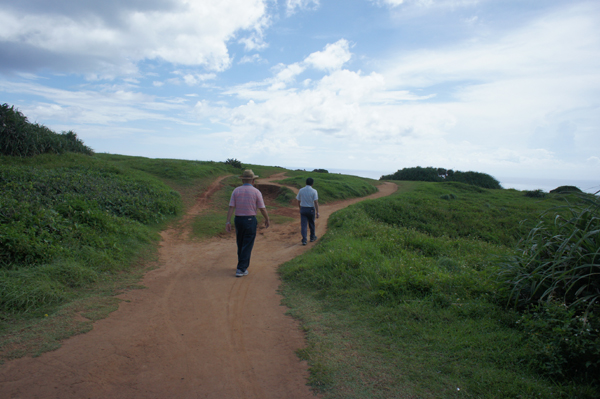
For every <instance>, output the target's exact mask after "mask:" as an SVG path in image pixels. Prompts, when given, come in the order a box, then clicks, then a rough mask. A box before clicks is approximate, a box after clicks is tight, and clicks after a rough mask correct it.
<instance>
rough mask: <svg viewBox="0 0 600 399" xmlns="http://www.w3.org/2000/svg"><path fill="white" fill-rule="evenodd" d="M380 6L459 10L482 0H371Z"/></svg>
mask: <svg viewBox="0 0 600 399" xmlns="http://www.w3.org/2000/svg"><path fill="white" fill-rule="evenodd" d="M370 1H371V2H372V3H375V4H377V5H379V6H387V7H391V8H396V7H400V6H402V5H404V6H413V7H419V8H458V7H468V6H473V5H475V4H478V3H480V2H481V0H370Z"/></svg>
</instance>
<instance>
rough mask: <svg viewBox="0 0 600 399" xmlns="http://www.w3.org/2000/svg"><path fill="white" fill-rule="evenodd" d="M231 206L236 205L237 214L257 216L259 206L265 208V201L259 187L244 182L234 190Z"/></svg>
mask: <svg viewBox="0 0 600 399" xmlns="http://www.w3.org/2000/svg"><path fill="white" fill-rule="evenodd" d="M229 206H233V207H235V216H256V211H257V208H265V202H264V200H263V196H262V194H261V192H260V191H258V189H257V188H255V187H254V186H252V185H251V184H244V185H242V186H239V187H237V188H236V189H235V190H233V193H231V200H230V201H229Z"/></svg>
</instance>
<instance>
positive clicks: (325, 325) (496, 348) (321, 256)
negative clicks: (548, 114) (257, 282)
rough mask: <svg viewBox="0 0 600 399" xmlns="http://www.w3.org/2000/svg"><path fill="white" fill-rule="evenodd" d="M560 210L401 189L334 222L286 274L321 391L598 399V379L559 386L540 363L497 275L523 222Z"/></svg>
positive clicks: (505, 193) (518, 197)
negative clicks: (553, 210) (499, 260)
mask: <svg viewBox="0 0 600 399" xmlns="http://www.w3.org/2000/svg"><path fill="white" fill-rule="evenodd" d="M410 187H413V188H414V189H413V190H412V191H407V189H409V188H410ZM450 193H452V194H454V197H455V198H454V199H451V200H448V199H443V198H440V197H441V196H443V195H444V194H450ZM557 203H558V204H560V203H564V202H563V199H562V197H552V196H548V198H547V199H544V200H543V201H539V200H536V199H532V198H528V197H525V196H523V194H522V193H521V192H518V191H515V190H485V189H479V188H476V187H472V186H467V185H463V184H457V183H452V184H447V183H442V184H440V183H411V184H410V185H409V186H405V185H403V184H402V183H401V190H400V191H399V192H398V193H397V194H396V195H394V196H392V197H388V198H382V199H379V200H373V201H365V202H362V203H359V204H356V205H354V206H352V207H349V208H346V209H344V210H341V211H339V212H337V213H335V214H334V215H332V217H331V218H330V221H329V230H328V233H327V234H326V235H325V236H324V237H323V239H322V240H321V241H320V242H319V244H318V245H317V246H316V247H315V248H314V249H313V250H312V251H310V252H307V253H305V254H304V255H302V256H300V257H298V258H296V259H294V260H292V261H290V262H287V263H286V264H284V265H283V266H282V267H281V268H280V272H281V276H282V279H283V282H284V283H283V286H282V292H283V295H284V297H285V299H284V303H285V304H286V305H287V306H288V307H290V309H291V310H290V313H291V314H292V315H294V316H295V317H298V318H299V319H301V320H302V323H303V327H304V328H305V330H306V331H307V335H308V347H307V348H306V349H304V350H302V351H300V353H299V355H300V356H301V357H302V358H304V359H306V360H307V361H308V362H309V365H310V367H311V369H310V370H311V377H310V383H311V385H312V386H313V387H314V388H315V389H316V390H317V391H319V392H320V393H322V394H323V397H324V398H409V397H410V398H412V397H419V398H440V397H443V398H453V397H456V398H458V397H470V398H515V397H523V398H551V397H552V398H556V397H561V398H595V397H598V394H599V391H598V387H597V385H594V384H596V382H595V381H594V377H593V376H590V375H588V376H587V377H586V376H580V377H579V378H572V379H555V378H554V377H553V378H550V377H549V375H548V374H547V373H545V372H544V370H541V369H540V368H539V367H538V365H537V364H536V359H538V358H539V355H540V353H539V347H536V346H535V345H534V344H535V343H536V342H535V341H532V340H531V337H530V331H529V330H528V329H527V328H524V327H523V325H522V323H523V322H524V321H526V320H527V319H526V318H524V317H523V315H522V314H520V313H518V312H516V311H514V310H511V309H507V308H506V307H505V304H506V301H505V298H504V296H503V295H502V293H501V291H502V290H501V288H502V286H501V282H500V281H499V279H498V277H497V276H498V275H497V273H498V268H499V266H498V263H497V261H498V259H499V258H501V257H502V256H506V255H507V254H512V253H513V251H514V249H513V248H514V244H515V243H516V242H517V240H518V234H519V231H520V228H519V220H520V219H522V218H525V219H527V218H531V219H532V220H531V222H525V224H528V223H533V224H532V225H534V224H535V222H536V220H535V219H537V217H538V215H539V213H540V212H541V211H543V210H547V209H549V208H550V207H552V206H555V205H556V204H557ZM522 228H525V227H522ZM576 333H577V331H573V330H569V331H567V332H566V333H565V334H566V335H562V337H563V338H568V339H571V338H573V335H574V334H576ZM568 334H571V335H568Z"/></svg>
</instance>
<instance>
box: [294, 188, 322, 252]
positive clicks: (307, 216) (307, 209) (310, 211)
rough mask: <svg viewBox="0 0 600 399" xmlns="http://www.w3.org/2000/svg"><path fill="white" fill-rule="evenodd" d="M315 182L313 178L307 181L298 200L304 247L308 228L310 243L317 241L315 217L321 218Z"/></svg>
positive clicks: (299, 192) (299, 193)
mask: <svg viewBox="0 0 600 399" xmlns="http://www.w3.org/2000/svg"><path fill="white" fill-rule="evenodd" d="M313 183H314V180H313V178H312V177H309V178H308V179H306V186H305V187H304V188H301V189H300V191H298V195H297V196H296V199H297V200H298V208H300V232H301V233H302V245H306V230H307V229H306V227H307V225H308V228H309V229H310V242H313V241H316V240H317V236H316V235H315V215H316V217H317V218H318V217H319V202H318V201H317V200H318V199H319V195H318V194H317V190H315V189H314V188H312V185H313Z"/></svg>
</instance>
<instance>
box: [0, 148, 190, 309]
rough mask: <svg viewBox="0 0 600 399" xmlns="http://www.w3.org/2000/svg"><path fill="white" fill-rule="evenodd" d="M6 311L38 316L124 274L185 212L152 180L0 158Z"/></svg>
mask: <svg viewBox="0 0 600 399" xmlns="http://www.w3.org/2000/svg"><path fill="white" fill-rule="evenodd" d="M0 164H1V165H2V168H1V169H0V209H2V211H1V212H0V270H1V273H2V279H1V281H0V311H2V312H3V313H5V314H9V313H17V314H18V313H28V312H34V313H35V312H38V311H42V310H45V309H47V308H48V307H52V306H55V305H59V304H63V303H65V302H67V301H68V300H69V299H72V298H74V297H76V296H77V294H76V291H77V289H78V288H81V287H84V286H86V285H89V284H91V283H94V282H96V281H98V280H99V279H101V276H102V275H103V274H105V273H111V272H114V271H115V270H120V269H122V268H124V267H126V265H127V262H128V261H131V259H132V258H133V257H135V255H136V251H140V250H141V248H142V247H143V246H145V245H147V244H148V243H150V242H152V241H154V240H155V239H156V228H153V226H158V225H160V224H161V223H162V222H164V221H167V220H170V219H172V218H173V217H174V216H176V215H178V214H179V213H180V212H181V210H182V204H181V198H180V195H179V194H178V193H177V192H175V191H173V190H171V189H170V188H169V187H168V186H166V185H165V184H164V183H163V182H162V181H160V180H159V179H157V178H156V177H153V176H151V175H148V174H142V173H139V172H137V171H134V170H128V169H126V168H121V167H119V166H115V165H112V164H110V163H107V162H103V161H101V160H97V159H93V158H90V157H88V156H84V155H76V154H70V155H62V156H49V155H46V156H43V157H41V158H39V159H38V160H37V162H36V160H35V159H34V158H29V159H28V160H21V159H15V158H12V157H3V158H1V159H0Z"/></svg>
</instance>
